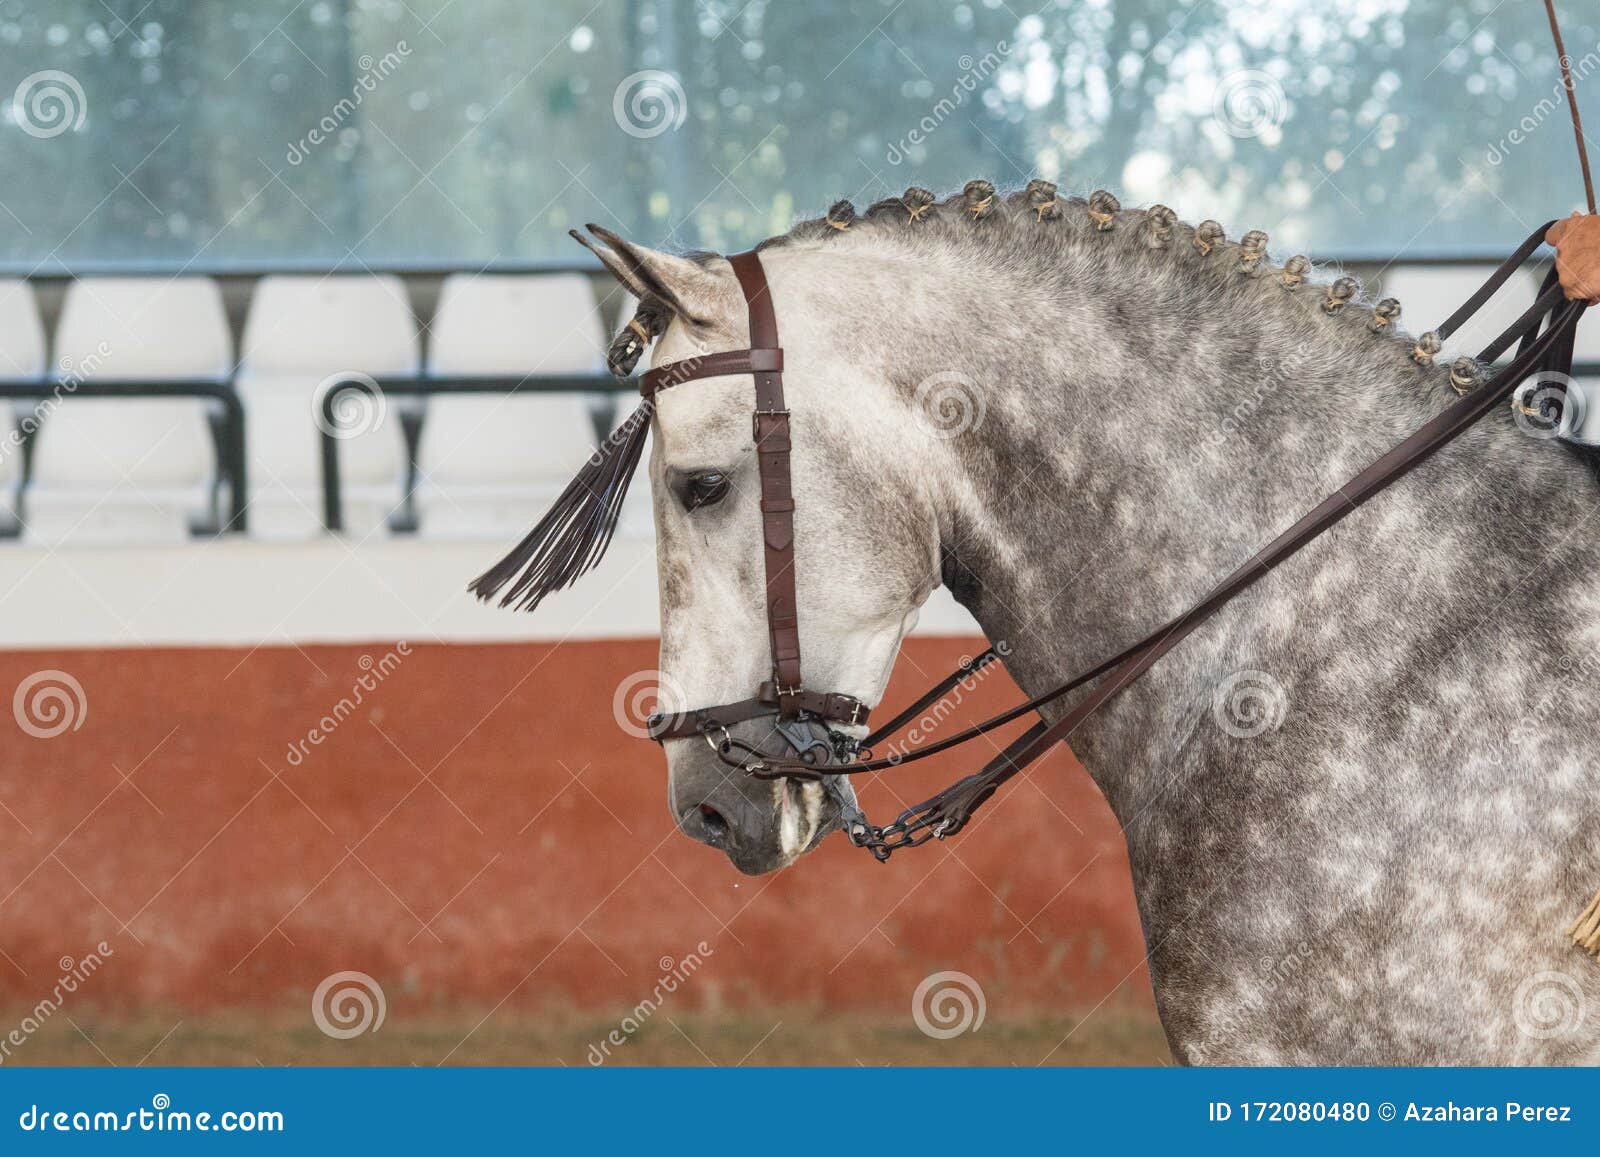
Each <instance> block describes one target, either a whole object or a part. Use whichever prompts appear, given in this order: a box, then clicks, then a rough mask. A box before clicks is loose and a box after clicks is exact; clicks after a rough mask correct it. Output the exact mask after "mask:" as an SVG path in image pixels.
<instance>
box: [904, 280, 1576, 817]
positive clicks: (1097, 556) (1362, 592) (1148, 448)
mask: <svg viewBox="0 0 1600 1157" xmlns="http://www.w3.org/2000/svg"><path fill="white" fill-rule="evenodd" d="M1095 269H1096V266H1095V265H1094V264H1093V263H1087V264H1082V263H1080V264H1078V265H1077V266H1075V267H1073V268H1072V269H1071V275H1070V276H1067V275H1061V276H1054V277H1052V276H1051V272H1052V271H1051V270H1048V269H1038V268H1031V269H1030V268H1026V267H1025V266H1024V267H1023V270H1022V276H1021V277H1020V278H1019V283H1018V284H1014V285H1011V286H1009V287H1000V286H996V285H990V286H988V287H987V288H986V289H985V291H984V292H983V293H982V294H981V297H982V298H983V299H984V300H990V301H994V300H998V301H1013V302H1014V301H1018V300H1026V301H1027V308H1028V312H1027V321H1026V326H1027V328H1028V329H1029V330H1030V331H1032V333H1033V335H1034V340H1032V341H1015V340H999V341H997V340H994V339H993V337H992V336H986V335H1001V336H1002V337H1003V336H1004V335H1006V334H1007V333H1008V332H1009V331H1010V330H1011V329H1014V327H1007V326H1004V325H1002V324H1000V323H998V322H992V323H989V324H984V325H981V326H973V327H971V328H970V329H969V330H968V331H966V333H964V334H963V340H962V341H961V342H960V343H959V349H960V350H961V351H965V354H964V356H965V357H966V358H967V361H966V362H965V364H964V369H965V371H966V372H967V373H969V374H970V375H971V377H972V379H973V380H974V381H976V382H979V383H992V385H991V386H990V387H989V389H988V392H987V394H986V396H985V403H986V405H985V413H984V420H983V421H982V422H981V423H980V424H979V425H978V426H977V427H976V428H975V429H974V430H972V431H970V432H968V433H967V434H964V435H962V437H960V438H958V439H953V440H952V442H951V452H952V455H953V456H954V458H955V460H956V461H957V463H958V466H957V468H956V469H955V471H954V475H955V478H956V482H955V484H954V485H952V486H950V487H949V488H948V491H947V498H946V501H945V503H944V517H943V519H942V521H941V535H942V540H943V541H942V543H941V546H942V549H943V553H944V560H945V574H944V577H945V579H946V582H947V584H948V585H950V586H951V588H952V590H953V591H955V593H956V594H957V597H958V598H960V599H961V600H962V601H963V602H964V603H965V604H966V605H967V606H968V608H969V609H970V610H971V611H972V612H973V613H974V615H975V616H976V618H977V619H978V621H979V623H980V624H981V625H982V626H983V628H984V630H985V632H986V634H987V635H988V636H989V637H990V639H991V640H995V641H1000V640H1004V641H1005V642H1006V643H1007V644H1008V645H1009V647H1010V655H1009V657H1008V659H1007V666H1008V668H1009V669H1010V670H1011V672H1012V674H1013V675H1014V676H1015V677H1016V678H1017V679H1018V681H1019V683H1020V684H1021V685H1022V686H1023V687H1024V689H1025V690H1026V691H1028V692H1029V693H1030V694H1037V693H1039V692H1041V691H1043V690H1045V689H1047V688H1049V687H1051V686H1053V685H1056V684H1058V683H1059V682H1061V681H1063V680H1064V679H1066V678H1067V677H1068V676H1070V675H1071V674H1072V673H1074V672H1075V671H1078V670H1082V669H1084V668H1086V667H1088V666H1089V665H1091V664H1092V663H1095V662H1098V661H1100V660H1101V659H1104V658H1106V657H1107V656H1109V655H1111V654H1114V653H1116V652H1117V651H1118V650H1120V649H1121V648H1122V647H1124V646H1126V645H1127V644H1129V643H1131V642H1132V641H1133V640H1135V639H1137V638H1139V637H1140V636H1142V635H1143V634H1145V633H1146V632H1147V631H1149V630H1151V629H1153V628H1154V627H1156V626H1158V625H1159V624H1160V623H1161V622H1163V621H1165V620H1166V619H1168V618H1170V617H1172V616H1173V615H1176V614H1178V613H1179V612H1181V611H1182V610H1184V609H1185V608H1186V607H1187V606H1188V605H1190V604H1191V603H1193V602H1195V601H1197V600H1198V599H1199V598H1200V597H1202V596H1203V595H1204V594H1205V592H1206V591H1207V590H1209V589H1210V588H1211V587H1212V586H1213V585H1214V584H1215V583H1216V582H1217V581H1219V580H1220V579H1221V578H1222V577H1223V576H1224V575H1226V574H1227V573H1229V572H1230V571H1232V570H1233V569H1234V568H1235V567H1237V566H1238V565H1239V564H1241V563H1242V562H1244V561H1245V560H1246V559H1247V558H1249V557H1250V555H1252V554H1253V553H1254V552H1255V551H1256V550H1257V549H1259V548H1260V547H1261V546H1263V545H1264V544H1265V543H1266V542H1268V541H1269V540H1270V539H1271V538H1272V537H1273V536H1274V535H1275V534H1276V533H1278V532H1279V531H1281V530H1282V529H1284V527H1286V526H1287V525H1288V524H1289V523H1290V522H1292V521H1293V520H1294V519H1295V518H1296V517H1298V516H1299V515H1300V514H1302V513H1303V512H1304V511H1305V510H1307V509H1309V508H1310V507H1311V506H1312V505H1314V504H1315V503H1316V502H1317V501H1318V500H1320V499H1321V498H1323V497H1324V496H1325V495H1326V494H1328V493H1329V492H1331V491H1333V490H1334V489H1335V488H1336V487H1338V486H1339V485H1341V484H1342V483H1343V482H1345V481H1346V480H1347V479H1348V478H1349V477H1351V476H1352V475H1354V474H1355V473H1356V472H1357V471H1359V470H1360V469H1361V468H1362V467H1363V466H1365V465H1367V464H1368V463H1369V462H1371V461H1372V460H1373V459H1374V458H1376V457H1378V456H1379V455H1380V454H1381V453H1382V452H1383V451H1384V450H1386V449H1388V448H1389V447H1390V446H1391V445H1393V444H1394V443H1395V442H1397V441H1399V440H1400V439H1401V438H1402V437H1404V436H1405V435H1406V434H1407V433H1409V432H1410V431H1411V430H1413V429H1415V428H1416V427H1417V426H1418V425H1420V424H1421V423H1422V422H1423V421H1424V420H1425V418H1426V417H1427V416H1428V415H1430V414H1432V413H1435V412H1437V411H1438V409H1440V408H1441V407H1442V406H1444V405H1446V404H1448V402H1449V401H1450V400H1453V398H1454V395H1453V394H1452V393H1451V392H1450V391H1449V388H1448V385H1447V381H1446V373H1445V371H1444V370H1443V369H1442V368H1427V367H1420V366H1418V365H1417V364H1416V363H1414V362H1413V361H1412V360H1411V358H1410V356H1409V353H1410V349H1411V343H1410V342H1409V341H1401V340H1398V339H1396V338H1395V337H1394V336H1393V335H1392V332H1387V333H1386V332H1381V331H1380V332H1374V331H1372V330H1370V329H1369V324H1370V320H1371V317H1372V314H1371V312H1370V310H1366V309H1361V308H1359V307H1349V308H1348V312H1345V311H1341V313H1340V314H1338V315H1328V314H1325V313H1323V312H1322V311H1321V310H1320V308H1319V302H1320V301H1321V300H1322V299H1323V297H1324V295H1325V290H1324V289H1322V288H1320V287H1312V286H1304V287H1301V288H1300V289H1285V288H1284V287H1282V286H1281V285H1279V284H1277V282H1276V279H1275V275H1272V274H1270V273H1268V274H1264V275H1262V276H1263V277H1264V278H1265V279H1266V280H1264V281H1263V280H1259V279H1257V280H1251V279H1245V278H1241V284H1238V285H1229V284H1226V283H1225V282H1224V283H1222V284H1219V283H1218V282H1217V281H1216V279H1215V278H1213V277H1210V276H1209V275H1191V276H1189V277H1180V276H1173V277H1165V278H1156V279H1144V280H1141V279H1139V278H1136V277H1130V276H1128V274H1127V271H1126V270H1122V269H1110V268H1105V269H1103V270H1102V272H1103V274H1104V276H1101V277H1099V278H1096V277H1093V276H1085V272H1086V271H1088V272H1090V273H1092V272H1093V271H1094V270H1095ZM1301 295H1313V296H1312V300H1310V301H1309V302H1308V301H1306V300H1304V299H1303V297H1302V296H1301ZM975 308H977V306H975ZM943 356H944V358H945V364H946V365H948V364H950V362H951V360H952V355H951V351H949V350H946V351H943ZM958 356H963V355H958ZM934 360H938V358H937V356H936V357H935V359H934ZM1500 424H1501V425H1505V423H1503V422H1502V423H1500ZM1466 441H1467V442H1468V443H1471V444H1473V445H1474V446H1475V447H1476V449H1475V450H1473V451H1470V452H1471V453H1473V454H1474V455H1475V458H1476V459H1477V460H1476V461H1474V463H1473V464H1472V467H1471V471H1470V473H1471V474H1472V476H1473V482H1474V484H1475V485H1480V486H1485V487H1487V488H1489V489H1491V490H1492V489H1494V488H1496V487H1498V486H1499V485H1501V484H1502V483H1504V484H1509V482H1508V478H1509V475H1510V472H1511V471H1512V469H1513V466H1512V464H1511V462H1510V459H1512V458H1513V457H1514V456H1515V454H1516V451H1517V450H1518V449H1521V450H1522V452H1523V453H1524V454H1525V453H1527V452H1528V444H1529V440H1527V439H1523V438H1520V437H1519V436H1518V435H1516V434H1515V433H1514V432H1513V431H1511V430H1508V429H1501V430H1498V431H1492V432H1485V431H1477V432H1474V433H1473V434H1472V435H1469V436H1468V438H1467V439H1466ZM1508 442H1509V443H1523V446H1522V447H1516V446H1513V447H1512V448H1511V451H1512V452H1511V453H1510V454H1508V453H1505V452H1503V451H1504V448H1505V444H1506V443H1508ZM1543 450H1544V453H1545V456H1546V460H1547V461H1548V460H1549V459H1550V458H1552V457H1559V456H1560V455H1559V452H1558V451H1557V452H1552V450H1551V448H1549V447H1544V448H1543ZM1571 466H1572V464H1571V462H1570V461H1565V460H1563V461H1562V465H1561V466H1558V467H1549V466H1548V465H1546V466H1544V467H1541V469H1544V470H1547V471H1548V470H1554V471H1555V473H1556V474H1560V473H1561V470H1562V469H1563V468H1566V469H1570V468H1571ZM1524 468H1525V464H1517V465H1516V466H1515V469H1517V470H1521V469H1524ZM1535 472H1536V473H1537V471H1535ZM1423 473H1424V475H1427V477H1425V478H1424V479H1423V481H1421V482H1413V483H1410V493H1409V494H1408V495H1405V496H1402V497H1399V498H1391V497H1390V496H1387V495H1386V496H1384V497H1382V498H1380V499H1379V500H1378V502H1379V503H1380V504H1382V503H1394V502H1400V503H1412V504H1414V505H1413V507H1412V508H1409V510H1408V509H1407V508H1404V507H1402V508H1400V512H1399V513H1397V510H1396V508H1395V507H1394V506H1393V505H1390V506H1388V507H1385V508H1383V509H1376V508H1375V509H1374V510H1372V511H1368V512H1363V513H1362V515H1361V516H1359V517H1358V519H1356V520H1352V523H1351V524H1346V525H1344V526H1341V528H1340V529H1339V530H1338V531H1336V532H1334V533H1333V534H1330V535H1329V536H1325V538H1324V539H1322V540H1320V541H1319V542H1318V543H1316V544H1314V545H1313V546H1312V547H1310V548H1308V549H1307V551H1305V552H1304V553H1303V555H1302V556H1301V557H1300V558H1299V559H1297V560H1296V561H1295V562H1292V563H1290V564H1288V565H1286V566H1285V568H1283V571H1281V572H1279V574H1277V575H1274V576H1273V577H1272V578H1270V579H1268V580H1266V581H1265V582H1263V583H1262V584H1261V586H1260V587H1259V588H1257V591H1256V592H1253V593H1252V594H1251V595H1249V596H1247V597H1246V599H1245V600H1244V601H1243V603H1242V604H1235V606H1234V607H1232V608H1230V609H1229V610H1227V611H1225V612H1223V614H1222V615H1220V616H1219V617H1218V618H1217V619H1216V620H1215V621H1214V622H1213V623H1212V624H1209V625H1208V626H1207V627H1206V628H1205V629H1204V630H1202V631H1201V632H1200V633H1199V634H1197V635H1196V636H1194V637H1193V638H1191V639H1190V640H1189V641H1186V642H1185V643H1184V644H1183V646H1182V647H1180V648H1179V649H1178V650H1177V651H1176V652H1174V653H1173V654H1172V655H1171V656H1169V657H1168V659H1166V660H1164V662H1163V663H1162V664H1160V665H1158V666H1157V668H1156V669H1155V670H1154V671H1153V672H1152V674H1151V675H1150V676H1149V677H1147V679H1146V680H1145V681H1144V682H1143V683H1142V684H1140V685H1139V686H1138V687H1136V688H1135V689H1133V690H1132V691H1131V692H1129V693H1127V694H1125V695H1124V696H1123V697H1122V699H1121V700H1119V701H1118V702H1116V703H1115V704H1114V705H1113V707H1112V709H1111V710H1108V711H1106V712H1103V713H1102V714H1101V716H1099V717H1097V718H1096V719H1095V720H1094V721H1092V722H1091V723H1090V724H1089V725H1087V726H1086V727H1085V728H1084V729H1083V730H1082V731H1081V732H1080V734H1079V736H1078V737H1077V738H1075V740H1074V743H1073V746H1074V748H1075V750H1076V751H1077V752H1078V754H1079V755H1080V757H1081V758H1082V759H1083V761H1084V763H1085V765H1086V766H1087V767H1088V768H1089V770H1090V772H1091V774H1094V775H1095V776H1096V778H1097V779H1099V780H1100V782H1101V785H1102V787H1103V788H1104V789H1105V790H1106V794H1107V796H1108V798H1110V799H1111V801H1112V804H1113V806H1114V807H1116V808H1118V810H1119V811H1121V810H1122V807H1121V806H1119V795H1121V796H1122V797H1123V798H1122V801H1121V802H1122V803H1123V804H1124V805H1125V806H1127V807H1130V808H1133V807H1138V806H1141V804H1140V800H1139V799H1138V798H1134V797H1133V796H1130V795H1129V794H1128V793H1127V792H1126V791H1123V790H1122V789H1123V788H1125V787H1126V783H1125V781H1123V780H1122V779H1121V778H1120V777H1121V776H1122V775H1123V773H1124V771H1125V770H1126V769H1128V768H1129V767H1131V766H1134V765H1140V764H1147V763H1150V762H1152V761H1155V760H1159V759H1161V756H1162V755H1163V754H1165V753H1170V752H1171V751H1172V750H1173V748H1174V744H1176V743H1180V742H1182V740H1183V736H1184V732H1185V731H1186V730H1192V729H1193V728H1194V727H1195V726H1196V720H1197V719H1198V718H1199V715H1198V713H1199V712H1201V711H1209V710H1210V708H1211V703H1212V697H1213V692H1214V690H1215V688H1216V687H1217V685H1218V683H1219V681H1221V680H1223V679H1225V678H1226V677H1227V676H1228V674H1229V673H1230V672H1237V671H1239V670H1241V669H1245V668H1258V667H1259V668H1266V669H1268V670H1269V671H1270V672H1271V673H1272V676H1273V678H1274V679H1275V680H1276V681H1277V682H1278V683H1279V684H1281V685H1294V684H1296V683H1301V684H1305V683H1306V682H1307V676H1308V674H1309V673H1308V671H1307V667H1308V666H1309V665H1314V664H1317V663H1320V662H1328V661H1331V660H1330V646H1331V644H1332V643H1333V642H1334V641H1336V640H1337V639H1338V638H1339V635H1338V633H1337V632H1333V633H1331V634H1330V632H1328V631H1326V630H1322V629H1317V628H1315V627H1314V626H1313V624H1314V623H1316V622H1317V619H1318V616H1319V615H1321V617H1322V618H1323V619H1326V618H1327V617H1328V613H1327V612H1328V610H1329V608H1330V607H1341V608H1348V609H1349V611H1350V613H1351V615H1352V617H1353V618H1354V620H1355V621H1356V622H1357V623H1358V624H1360V623H1362V622H1366V621H1372V622H1378V621H1381V619H1382V617H1383V614H1384V607H1385V601H1386V600H1393V599H1395V598H1396V597H1397V595H1396V589H1397V588H1402V587H1404V586H1405V584H1406V581H1407V574H1408V568H1407V564H1406V563H1405V562H1404V561H1403V560H1398V559H1397V560H1394V563H1393V564H1392V565H1385V563H1384V561H1383V558H1382V556H1383V553H1384V552H1390V553H1391V554H1392V552H1394V551H1395V550H1396V549H1404V546H1403V544H1404V542H1405V540H1406V538H1405V536H1406V535H1408V534H1409V533H1412V532H1413V531H1414V532H1415V533H1417V534H1419V535H1427V534H1430V533H1431V534H1441V533H1442V534H1447V535H1453V534H1455V532H1456V530H1457V528H1458V527H1463V524H1464V523H1469V522H1471V520H1473V519H1474V518H1479V517H1482V513H1481V511H1479V510H1477V509H1476V507H1475V506H1474V503H1473V502H1472V501H1471V500H1470V498H1469V499H1468V500H1467V501H1465V502H1462V501H1461V499H1462V498H1463V495H1462V494H1461V493H1460V491H1459V490H1456V489H1454V487H1457V486H1460V485H1461V484H1462V480H1461V479H1460V478H1457V479H1456V480H1455V481H1454V482H1451V481H1449V480H1448V479H1445V480H1443V481H1441V480H1440V479H1439V477H1438V472H1437V471H1424V472H1423ZM1479 505H1481V504H1479ZM1376 506H1377V504H1375V507H1376ZM1418 521H1420V522H1421V523H1422V525H1415V523H1417V522H1418ZM1352 524H1353V528H1352ZM1463 529H1465V528H1464V527H1463ZM1397 536H1399V538H1398V541H1397ZM1463 537H1470V535H1466V534H1464V535H1463ZM1485 549H1492V548H1490V547H1486V548H1485ZM1374 556H1376V557H1374ZM1434 557H1435V559H1436V562H1437V572H1438V573H1436V574H1434V575H1432V576H1431V578H1432V579H1433V580H1434V581H1436V582H1440V583H1447V582H1448V574H1449V573H1450V572H1451V571H1452V570H1453V568H1457V567H1460V568H1463V569H1466V568H1470V567H1471V566H1472V565H1473V562H1474V560H1473V556H1472V554H1471V552H1467V551H1463V552H1458V553H1455V554H1451V555H1449V556H1448V557H1441V556H1434ZM1359 564H1365V566H1364V567H1363V566H1362V565H1359ZM1448 603H1449V600H1448V598H1446V597H1445V594H1444V592H1443V591H1441V593H1440V597H1439V605H1438V607H1437V612H1438V613H1439V614H1448V613H1449V608H1448ZM1388 605H1389V606H1390V607H1392V606H1393V605H1394V604H1393V602H1392V601H1390V602H1389V603H1388ZM1430 613H1432V612H1430V611H1429V610H1427V609H1424V610H1423V611H1420V612H1417V613H1416V614H1414V615H1413V619H1412V621H1411V622H1410V623H1409V624H1408V625H1409V626H1410V627H1411V628H1412V629H1416V630H1427V629H1430V625H1429V623H1428V622H1427V620H1428V618H1429V615H1430ZM1357 629H1358V630H1359V626H1358V628H1357ZM1346 637H1348V636H1346ZM1162 762H1166V761H1165V760H1162Z"/></svg>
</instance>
